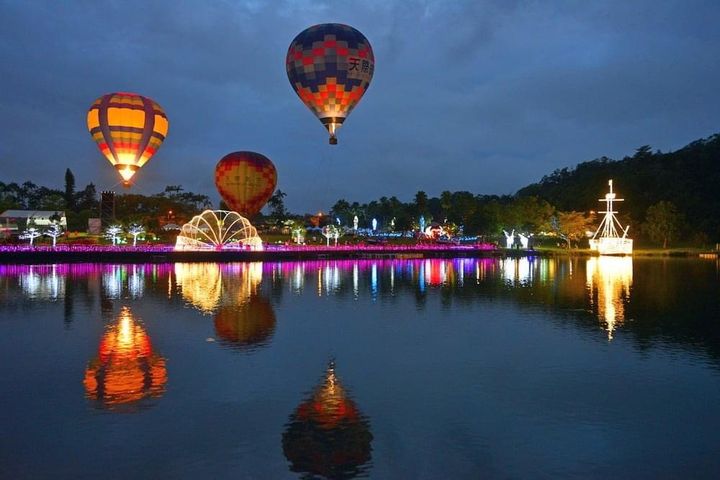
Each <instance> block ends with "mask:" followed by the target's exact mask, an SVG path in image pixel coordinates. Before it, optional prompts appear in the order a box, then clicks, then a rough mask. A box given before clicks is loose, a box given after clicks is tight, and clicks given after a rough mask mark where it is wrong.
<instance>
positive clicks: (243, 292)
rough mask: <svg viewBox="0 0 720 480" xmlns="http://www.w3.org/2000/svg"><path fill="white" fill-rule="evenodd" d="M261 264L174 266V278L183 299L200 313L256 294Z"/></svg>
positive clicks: (193, 264) (261, 270)
mask: <svg viewBox="0 0 720 480" xmlns="http://www.w3.org/2000/svg"><path fill="white" fill-rule="evenodd" d="M262 272H263V267H262V262H251V263H240V264H228V265H224V266H223V267H222V269H221V267H220V265H219V264H217V263H176V264H175V278H176V282H177V285H178V287H179V288H180V292H181V294H182V297H183V299H185V301H187V302H188V303H190V304H191V305H192V306H194V307H195V308H197V309H198V310H200V311H201V312H203V313H214V312H215V311H217V310H218V308H220V307H221V306H228V305H230V306H238V305H242V304H244V303H246V302H247V301H248V299H249V298H250V297H251V296H253V295H255V294H256V293H257V289H258V286H259V285H260V283H261V282H262Z"/></svg>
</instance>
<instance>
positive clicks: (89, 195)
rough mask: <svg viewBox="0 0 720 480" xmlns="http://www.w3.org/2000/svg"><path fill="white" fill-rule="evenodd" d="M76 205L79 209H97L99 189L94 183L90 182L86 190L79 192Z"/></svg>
mask: <svg viewBox="0 0 720 480" xmlns="http://www.w3.org/2000/svg"><path fill="white" fill-rule="evenodd" d="M76 206H77V208H78V210H92V211H95V210H97V207H98V200H97V190H96V189H95V185H94V184H92V183H89V184H88V185H87V186H86V187H85V189H84V190H82V191H80V192H78V194H77V202H76Z"/></svg>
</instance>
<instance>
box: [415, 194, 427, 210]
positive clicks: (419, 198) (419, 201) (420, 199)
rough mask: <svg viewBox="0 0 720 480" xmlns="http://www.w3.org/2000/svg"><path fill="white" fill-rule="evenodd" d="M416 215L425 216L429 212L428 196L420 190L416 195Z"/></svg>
mask: <svg viewBox="0 0 720 480" xmlns="http://www.w3.org/2000/svg"><path fill="white" fill-rule="evenodd" d="M414 203H415V205H414V206H415V214H416V215H418V216H420V215H425V214H427V211H428V196H427V193H425V192H423V191H422V190H419V191H418V192H417V193H416V194H415V202H414Z"/></svg>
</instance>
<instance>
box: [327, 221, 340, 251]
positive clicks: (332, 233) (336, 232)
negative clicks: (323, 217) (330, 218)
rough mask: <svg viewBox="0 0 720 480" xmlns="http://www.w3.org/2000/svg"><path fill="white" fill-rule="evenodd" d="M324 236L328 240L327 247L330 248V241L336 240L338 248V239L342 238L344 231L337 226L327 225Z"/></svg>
mask: <svg viewBox="0 0 720 480" xmlns="http://www.w3.org/2000/svg"><path fill="white" fill-rule="evenodd" d="M322 234H323V236H324V237H325V238H326V239H327V246H328V247H329V246H330V239H331V238H334V239H335V246H336V247H337V242H338V238H340V235H342V231H341V230H340V228H339V227H338V226H337V225H334V224H332V223H331V224H328V225H325V226H324V227H323V229H322Z"/></svg>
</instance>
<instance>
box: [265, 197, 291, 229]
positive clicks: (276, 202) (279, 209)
mask: <svg viewBox="0 0 720 480" xmlns="http://www.w3.org/2000/svg"><path fill="white" fill-rule="evenodd" d="M285 197H287V194H286V193H284V192H283V191H282V190H280V189H278V190H275V193H273V194H272V197H270V199H269V200H268V206H269V207H270V216H271V217H272V218H273V219H274V220H275V222H276V223H282V222H283V220H285V219H286V218H287V215H288V212H287V210H286V209H285V201H284V200H283V199H284V198H285Z"/></svg>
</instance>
